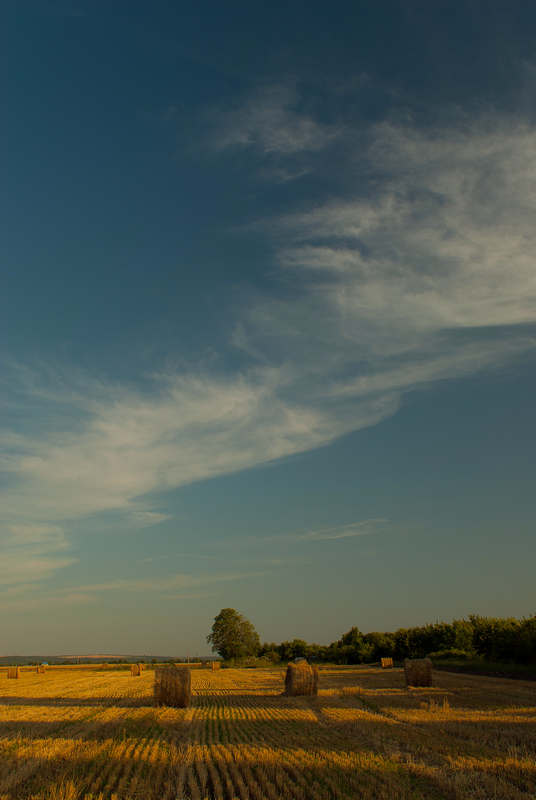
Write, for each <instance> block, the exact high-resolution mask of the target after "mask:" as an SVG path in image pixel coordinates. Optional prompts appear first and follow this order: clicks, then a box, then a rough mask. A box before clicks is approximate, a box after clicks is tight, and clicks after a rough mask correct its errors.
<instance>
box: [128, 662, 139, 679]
mask: <svg viewBox="0 0 536 800" xmlns="http://www.w3.org/2000/svg"><path fill="white" fill-rule="evenodd" d="M130 674H131V675H136V676H137V677H139V676H140V675H141V669H140V665H139V664H131V665H130Z"/></svg>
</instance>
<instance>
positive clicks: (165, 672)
mask: <svg viewBox="0 0 536 800" xmlns="http://www.w3.org/2000/svg"><path fill="white" fill-rule="evenodd" d="M191 694H192V675H191V672H190V668H189V667H157V668H156V669H155V671H154V699H155V702H156V705H157V706H170V707H171V708H188V706H189V705H190V697H191Z"/></svg>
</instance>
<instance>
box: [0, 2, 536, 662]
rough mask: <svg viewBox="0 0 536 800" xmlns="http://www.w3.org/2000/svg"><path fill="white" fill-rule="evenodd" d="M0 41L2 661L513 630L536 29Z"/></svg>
mask: <svg viewBox="0 0 536 800" xmlns="http://www.w3.org/2000/svg"><path fill="white" fill-rule="evenodd" d="M0 16H1V18H2V22H1V28H2V31H3V48H2V51H3V55H2V58H3V74H4V76H7V79H6V80H5V81H4V85H3V89H2V91H3V93H4V120H5V125H4V129H3V133H2V136H1V139H0V141H1V145H0V146H1V153H2V162H3V169H2V176H3V180H2V217H3V225H2V239H3V246H2V259H1V278H0V280H1V283H0V287H1V300H0V334H1V351H0V365H1V375H0V387H1V403H2V421H1V425H0V436H1V453H0V504H1V509H2V512H1V513H2V517H1V522H0V612H1V613H0V642H1V643H2V644H1V646H0V655H4V654H6V653H9V654H15V653H20V654H25V653H28V654H31V653H50V654H52V653H61V652H63V653H66V652H69V653H75V652H80V653H91V652H97V653H98V652H118V653H129V652H132V653H147V654H150V653H158V654H176V655H182V654H185V653H186V651H187V650H189V651H190V653H191V654H197V653H199V654H208V653H209V647H208V645H207V644H206V642H205V637H206V635H207V634H208V633H209V632H210V628H211V625H212V622H213V618H214V617H215V616H216V614H218V613H219V611H220V609H221V608H224V607H232V608H236V609H237V610H238V611H240V612H242V613H243V614H245V615H246V616H247V617H248V618H249V619H250V620H251V621H252V622H253V624H254V625H255V627H256V628H257V630H258V632H259V635H260V637H261V640H268V641H272V640H275V641H278V642H279V641H283V640H287V639H293V638H305V639H307V640H308V641H315V642H319V643H323V644H327V643H329V642H330V641H334V640H336V639H338V638H340V636H341V634H342V633H344V632H345V631H347V630H348V629H349V628H350V627H352V626H353V625H356V626H358V627H359V628H360V629H361V630H363V631H368V630H394V629H396V628H397V627H400V626H411V625H416V624H424V623H426V622H434V621H435V620H438V619H443V620H447V621H448V620H451V619H452V618H454V617H456V618H460V617H464V616H465V617H466V616H467V615H468V614H470V613H476V614H483V615H490V616H516V617H523V616H530V615H533V614H535V613H536V591H535V581H534V574H533V573H534V567H533V565H534V563H535V562H536V542H535V536H534V518H535V510H536V509H535V505H536V504H535V499H534V498H535V495H536V493H535V492H534V460H535V452H536V450H535V441H534V439H535V435H534V434H535V424H534V423H535V403H534V398H535V394H536V358H535V345H536V327H535V322H536V271H535V244H536V225H535V211H536V128H535V107H534V99H533V98H534V88H535V83H536V44H535V41H536V39H535V33H536V6H535V5H534V4H533V3H531V2H525V1H524V0H523V1H522V0H519V1H518V2H517V1H515V0H514V1H513V2H509V3H505V2H500V1H499V0H463V2H462V0H449V2H446V0H439V1H438V2H435V3H429V2H425V0H407V1H406V2H400V0H391V1H390V2H388V1H387V0H378V2H375V3H367V2H364V1H363V2H337V0H335V2H329V3H328V2H310V1H308V2H304V0H295V1H294V0H286V2H280V0H273V1H271V2H265V1H260V2H257V3H246V2H244V1H243V0H240V2H231V1H230V0H227V1H226V2H218V1H217V0H213V1H212V2H207V1H206V0H199V2H195V3H187V2H178V3H177V2H171V0H165V1H162V0H154V2H152V3H150V4H149V3H146V2H145V1H143V2H142V0H57V1H54V0H43V1H41V0H3V2H2V3H1V4H0Z"/></svg>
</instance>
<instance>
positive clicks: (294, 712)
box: [0, 667, 536, 800]
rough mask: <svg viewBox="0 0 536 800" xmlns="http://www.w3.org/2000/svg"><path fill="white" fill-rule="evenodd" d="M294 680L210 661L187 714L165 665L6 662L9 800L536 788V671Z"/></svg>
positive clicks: (362, 672) (0, 698)
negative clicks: (157, 701)
mask: <svg viewBox="0 0 536 800" xmlns="http://www.w3.org/2000/svg"><path fill="white" fill-rule="evenodd" d="M284 675H285V671H284V670H283V669H267V670H264V669H263V670H219V671H216V672H213V671H212V670H209V671H206V670H205V671H197V670H195V671H194V672H192V689H193V696H192V702H191V705H190V707H189V708H187V709H176V708H166V707H162V708H157V707H155V705H154V701H153V697H152V694H153V678H154V674H153V672H152V671H150V670H148V671H145V672H143V673H142V674H141V675H140V676H139V678H137V679H136V680H132V678H131V676H130V671H128V672H127V671H124V672H118V671H106V670H94V671H86V672H84V671H81V670H80V671H78V670H77V671H68V672H67V671H65V672H62V671H60V670H58V671H50V672H48V671H47V673H46V674H45V675H41V674H36V672H35V670H34V671H33V672H24V671H21V677H20V679H19V680H18V681H10V680H7V676H6V674H5V673H4V674H3V675H0V800H107V799H109V800H134V798H144V799H145V798H146V799H147V800H157V798H158V800H166V798H167V799H169V800H172V798H197V800H204V799H205V798H211V799H212V798H218V799H219V800H232V799H234V798H241V800H247V798H252V800H253V798H255V800H264V799H265V798H266V799H267V800H275V799H276V798H291V799H293V800H302V799H303V800H309V798H312V799H313V800H322V799H323V798H325V799H327V798H337V799H339V798H340V799H341V800H342V799H343V798H344V799H345V800H348V799H349V798H363V800H375V799H378V800H380V799H381V800H383V799H384V798H395V799H404V800H406V798H407V800H410V799H411V800H416V799H418V798H445V800H447V799H448V800H458V798H468V799H469V798H471V800H473V799H479V800H489V798H494V797H497V798H501V800H514V798H516V799H517V798H519V799H520V800H521V798H527V797H534V796H536V725H535V723H536V690H535V685H534V683H532V682H530V681H527V682H525V681H508V680H505V679H500V678H487V677H481V676H472V675H458V674H456V675H455V674H449V673H447V672H441V673H438V674H437V676H434V677H435V681H434V686H433V688H432V687H429V688H411V689H406V688H405V679H404V673H403V671H402V670H400V669H390V670H382V669H381V668H362V667H357V668H333V669H323V670H321V671H320V683H319V693H318V697H317V698H316V699H314V698H312V697H282V696H280V695H281V692H282V690H283V688H284V684H283V681H284Z"/></svg>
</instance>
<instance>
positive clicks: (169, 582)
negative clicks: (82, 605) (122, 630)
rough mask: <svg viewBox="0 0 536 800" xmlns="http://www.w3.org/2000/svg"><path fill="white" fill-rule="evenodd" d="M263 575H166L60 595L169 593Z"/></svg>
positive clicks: (113, 583) (67, 589) (119, 582)
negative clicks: (74, 593)
mask: <svg viewBox="0 0 536 800" xmlns="http://www.w3.org/2000/svg"><path fill="white" fill-rule="evenodd" d="M261 574H262V573H259V572H242V573H241V572H222V573H210V574H206V575H166V576H162V577H160V578H147V579H139V580H136V579H133V580H129V579H122V578H118V579H117V580H114V581H106V582H103V583H91V584H87V585H85V586H77V587H76V590H74V589H72V588H66V589H62V590H60V591H59V594H62V593H63V594H65V595H68V594H71V593H72V592H73V591H76V593H77V594H92V593H94V592H98V593H99V594H100V593H101V592H123V593H125V592H134V593H136V594H138V593H140V592H166V593H167V592H169V591H173V590H177V589H187V588H189V587H192V586H205V585H209V584H212V583H226V582H228V581H238V580H245V579H247V578H257V577H259V575H261Z"/></svg>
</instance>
